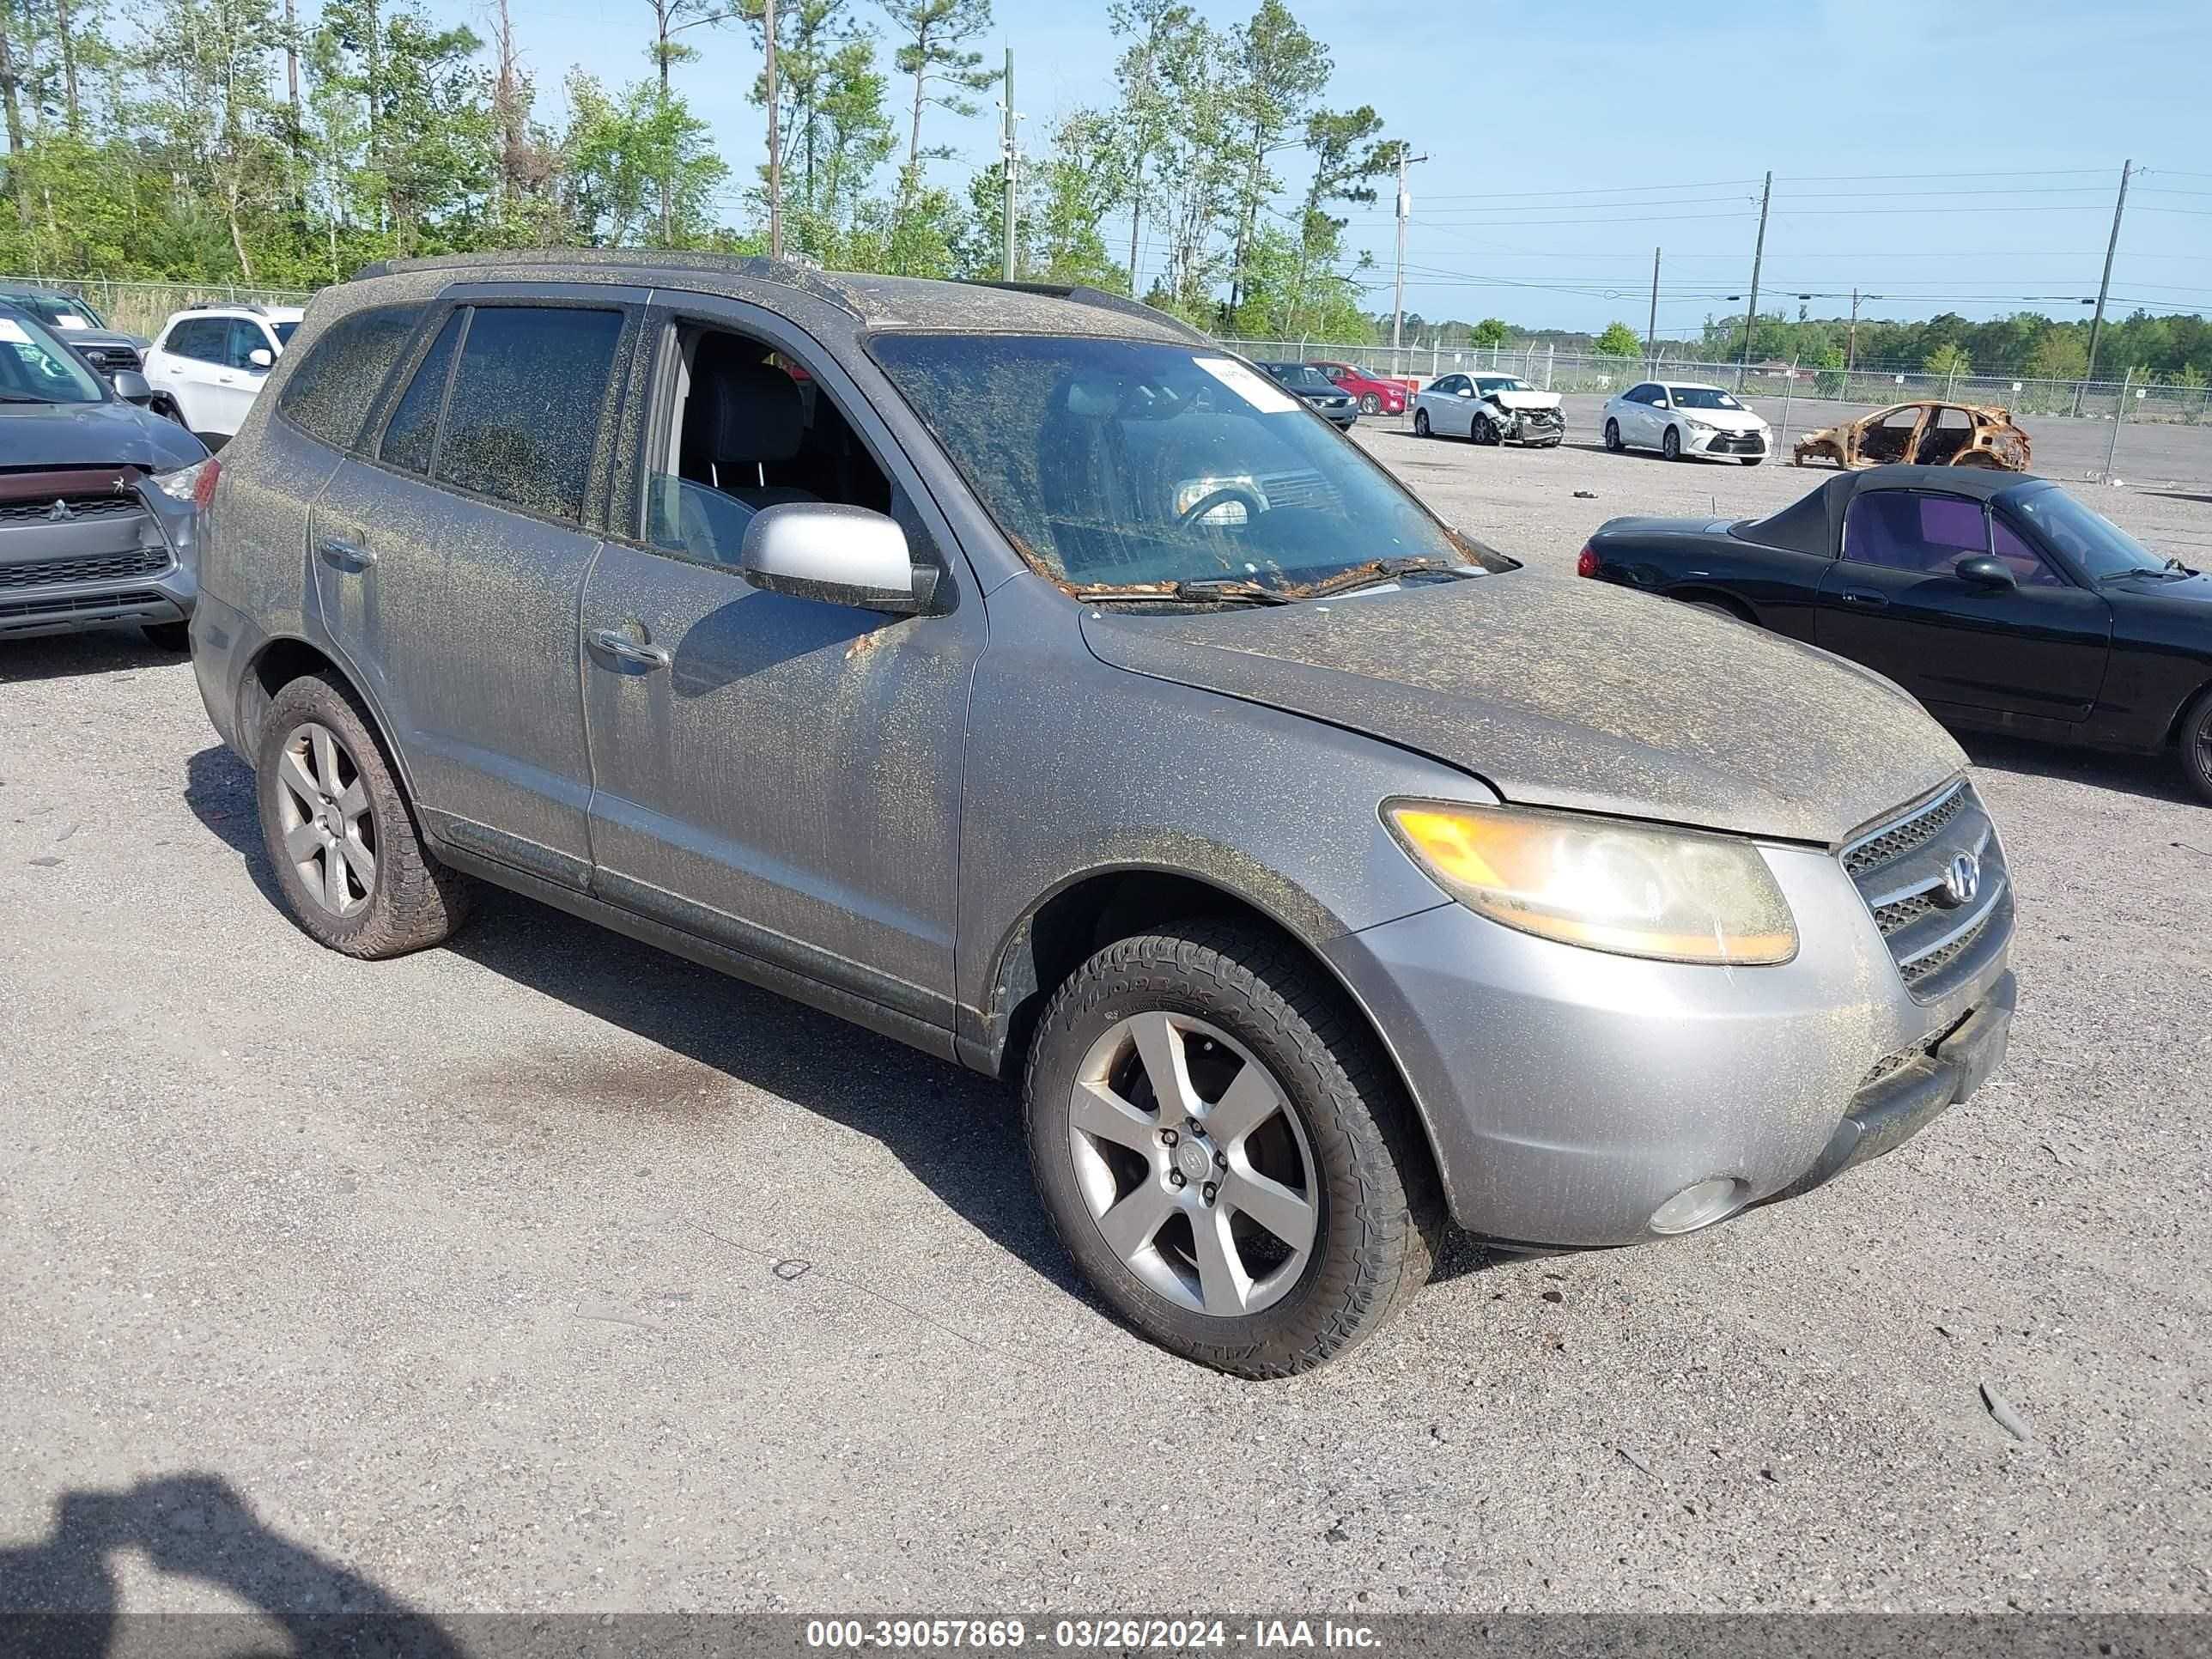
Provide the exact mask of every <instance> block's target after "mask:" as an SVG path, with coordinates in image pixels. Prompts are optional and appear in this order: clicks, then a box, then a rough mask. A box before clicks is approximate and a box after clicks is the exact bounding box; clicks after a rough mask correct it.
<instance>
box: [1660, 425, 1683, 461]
mask: <svg viewBox="0 0 2212 1659" xmlns="http://www.w3.org/2000/svg"><path fill="white" fill-rule="evenodd" d="M1659 453H1661V454H1662V455H1664V456H1665V457H1666V458H1667V459H1668V460H1670V461H1679V460H1680V459H1682V435H1681V434H1680V432H1678V431H1676V430H1675V429H1674V428H1673V427H1671V426H1670V427H1668V428H1667V435H1666V436H1665V437H1663V438H1662V439H1661V440H1660V441H1659Z"/></svg>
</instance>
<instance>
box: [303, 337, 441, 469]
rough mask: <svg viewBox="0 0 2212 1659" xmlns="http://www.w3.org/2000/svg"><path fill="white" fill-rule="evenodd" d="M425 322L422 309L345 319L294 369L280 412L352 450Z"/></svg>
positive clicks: (317, 435) (313, 434)
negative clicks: (395, 367)
mask: <svg viewBox="0 0 2212 1659" xmlns="http://www.w3.org/2000/svg"><path fill="white" fill-rule="evenodd" d="M420 321H422V307H421V306H420V305H399V306H372V307H369V308H368V309H367V310H365V311H356V312H355V313H353V314H352V315H351V316H349V317H341V318H340V319H338V320H337V322H335V323H333V324H331V326H330V327H328V328H327V329H325V330H324V331H323V335H322V337H321V338H320V339H319V340H317V341H316V342H315V343H313V345H312V346H310V347H309V348H308V349H307V355H306V356H304V357H302V358H301V360H300V362H297V363H296V364H295V365H294V366H293V368H292V372H291V374H290V375H289V377H288V378H287V379H286V380H285V382H284V389H283V392H280V393H279V394H278V395H277V398H276V412H277V413H278V414H280V415H282V416H284V417H285V418H286V419H287V420H289V421H290V422H292V423H293V424H294V425H295V426H297V427H299V428H301V430H302V431H304V432H306V433H307V435H309V436H310V437H314V438H319V439H320V440H321V441H323V442H325V443H326V444H329V445H331V446H332V447H335V448H338V449H350V448H351V447H353V446H354V444H355V442H356V441H357V440H358V439H359V438H360V436H361V427H362V422H363V421H364V420H365V419H367V418H368V407H369V405H370V404H372V403H374V401H375V400H376V393H377V391H378V388H380V386H383V384H384V377H385V376H386V374H390V373H391V372H392V364H393V363H395V362H398V360H399V354H400V352H401V351H402V350H404V349H405V347H406V344H407V342H408V339H409V337H410V336H412V335H413V333H414V332H415V325H416V324H417V323H419V322H420ZM280 326H281V325H280Z"/></svg>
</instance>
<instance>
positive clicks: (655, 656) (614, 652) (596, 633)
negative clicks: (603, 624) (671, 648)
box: [592, 628, 669, 674]
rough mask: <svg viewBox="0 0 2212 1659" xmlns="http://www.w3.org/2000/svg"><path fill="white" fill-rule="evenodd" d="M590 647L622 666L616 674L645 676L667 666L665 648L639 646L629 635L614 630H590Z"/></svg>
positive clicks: (667, 659)
mask: <svg viewBox="0 0 2212 1659" xmlns="http://www.w3.org/2000/svg"><path fill="white" fill-rule="evenodd" d="M592 648H593V649H595V650H598V651H602V652H605V653H606V654H607V655H608V656H610V657H612V658H613V659H615V661H616V662H617V663H618V664H620V665H621V666H620V667H619V668H618V669H617V672H618V673H624V674H646V673H650V672H651V671H653V670H654V669H656V668H665V667H667V666H668V661H669V658H668V653H667V651H666V650H665V648H663V647H660V646H657V645H640V644H639V643H638V642H637V641H635V640H634V639H632V638H630V636H629V635H627V634H624V633H622V632H620V631H619V630H618V629H612V628H598V629H592Z"/></svg>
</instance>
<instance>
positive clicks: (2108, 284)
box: [2074, 158, 2136, 419]
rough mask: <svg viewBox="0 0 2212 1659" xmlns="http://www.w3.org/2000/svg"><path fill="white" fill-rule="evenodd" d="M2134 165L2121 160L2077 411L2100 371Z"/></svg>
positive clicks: (2077, 391) (2129, 161) (2079, 389)
mask: <svg viewBox="0 0 2212 1659" xmlns="http://www.w3.org/2000/svg"><path fill="white" fill-rule="evenodd" d="M2135 165H2136V164H2135V161H2133V159H2132V158H2131V159H2130V160H2128V161H2123V162H2121V163H2120V198H2119V200H2118V201H2117V202H2114V203H2113V204H2112V237H2111V240H2108V241H2106V244H2105V279H2104V281H2102V282H2100V283H2098V284H2097V313H2096V315H2094V316H2093V317H2092V318H2090V319H2089V362H2088V364H2087V367H2085V368H2083V369H2082V371H2081V386H2080V387H2079V388H2077V389H2076V390H2075V393H2074V412H2075V414H2076V415H2079V414H2080V413H2081V393H2082V392H2083V391H2086V390H2087V387H2088V384H2089V382H2090V381H2091V380H2094V379H2095V378H2096V375H2097V337H2098V336H2099V335H2100V334H2102V333H2103V332H2104V331H2105V296H2106V295H2108V294H2110V293H2111V292H2112V255H2113V254H2114V253H2115V252H2118V250H2119V246H2120V215H2121V213H2122V212H2123V211H2124V210H2125V209H2126V207H2127V204H2128V175H2129V174H2130V173H2132V172H2133V171H2134V170H2135ZM2115 418H2116V419H2117V418H2118V417H2117V416H2115Z"/></svg>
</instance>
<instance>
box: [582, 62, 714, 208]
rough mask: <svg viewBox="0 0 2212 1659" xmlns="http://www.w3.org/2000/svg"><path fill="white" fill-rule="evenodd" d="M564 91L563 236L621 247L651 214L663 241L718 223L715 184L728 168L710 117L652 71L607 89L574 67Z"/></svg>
mask: <svg viewBox="0 0 2212 1659" xmlns="http://www.w3.org/2000/svg"><path fill="white" fill-rule="evenodd" d="M568 110H569V118H568V130H567V131H566V132H565V133H564V134H563V136H562V142H561V149H560V158H561V170H562V186H563V188H562V208H563V212H562V229H563V231H564V232H565V236H564V240H577V241H581V242H585V243H587V244H591V245H593V246H606V247H618V246H623V245H625V244H629V243H634V242H635V240H636V239H637V238H638V236H639V234H641V232H643V231H644V230H646V229H647V228H648V227H649V226H653V225H654V224H655V223H656V222H657V223H658V224H659V227H660V229H661V235H662V239H663V240H664V241H665V243H666V245H667V246H671V247H698V246H704V245H705V244H706V243H707V242H708V240H710V238H711V236H712V234H713V230H714V222H713V215H712V203H713V200H714V191H716V190H717V189H718V188H720V185H721V184H722V182H723V180H724V179H726V178H727V177H728V176H729V169H728V168H727V167H725V166H724V165H723V163H722V160H721V158H720V156H719V155H715V154H714V149H713V147H712V146H711V144H710V143H708V126H707V124H706V123H705V122H704V121H702V120H701V119H699V118H698V117H696V116H695V115H693V114H692V113H691V112H690V108H689V106H686V105H685V103H684V100H683V99H682V98H681V97H679V96H678V95H676V94H672V93H663V92H662V91H661V90H660V89H659V87H657V86H656V85H655V84H654V83H653V82H649V81H646V82H639V83H638V84H636V85H635V86H632V87H629V88H626V89H625V90H624V91H623V93H622V94H620V95H619V96H610V95H609V94H607V92H606V91H605V88H602V87H601V86H600V85H599V82H597V81H596V80H594V79H593V78H592V76H588V75H586V74H585V73H584V71H583V70H573V71H571V72H570V74H569V76H568Z"/></svg>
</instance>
